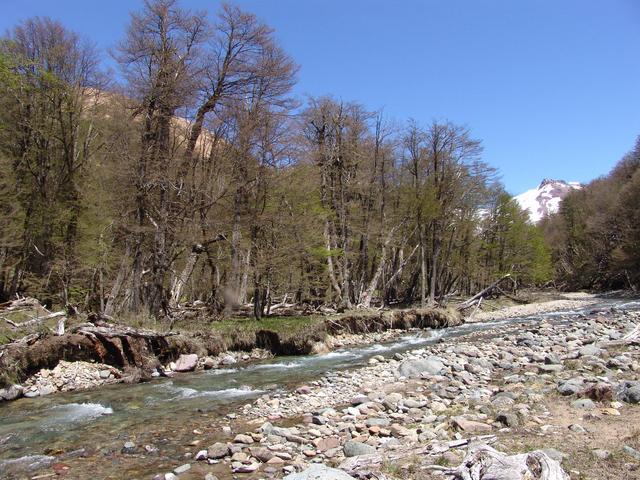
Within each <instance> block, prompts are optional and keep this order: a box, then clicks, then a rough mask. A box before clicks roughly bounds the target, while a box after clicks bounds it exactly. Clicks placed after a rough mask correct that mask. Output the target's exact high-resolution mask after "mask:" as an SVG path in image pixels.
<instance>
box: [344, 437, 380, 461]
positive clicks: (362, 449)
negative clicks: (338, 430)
mask: <svg viewBox="0 0 640 480" xmlns="http://www.w3.org/2000/svg"><path fill="white" fill-rule="evenodd" d="M342 449H343V451H344V456H345V457H355V456H357V455H370V454H372V453H376V449H375V448H374V447H372V446H371V445H367V444H366V443H361V442H354V441H352V440H350V441H348V442H347V443H345V444H344V446H343V447H342Z"/></svg>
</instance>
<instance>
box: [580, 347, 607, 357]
mask: <svg viewBox="0 0 640 480" xmlns="http://www.w3.org/2000/svg"><path fill="white" fill-rule="evenodd" d="M578 353H579V354H580V356H581V357H599V356H600V355H601V354H602V350H601V349H600V348H598V347H596V346H595V345H585V346H584V347H582V348H581V349H580V350H578Z"/></svg>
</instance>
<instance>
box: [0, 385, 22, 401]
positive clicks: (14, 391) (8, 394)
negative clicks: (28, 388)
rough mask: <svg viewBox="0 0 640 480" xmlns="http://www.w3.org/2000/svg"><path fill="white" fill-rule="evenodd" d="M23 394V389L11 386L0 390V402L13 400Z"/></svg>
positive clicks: (18, 386)
mask: <svg viewBox="0 0 640 480" xmlns="http://www.w3.org/2000/svg"><path fill="white" fill-rule="evenodd" d="M22 394H23V388H22V387H21V386H20V385H11V386H9V387H7V388H2V389H0V400H15V399H16V398H20V397H21V396H22Z"/></svg>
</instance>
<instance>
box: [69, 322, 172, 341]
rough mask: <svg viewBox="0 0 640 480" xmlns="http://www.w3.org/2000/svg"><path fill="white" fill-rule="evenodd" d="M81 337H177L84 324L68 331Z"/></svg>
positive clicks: (147, 331)
mask: <svg viewBox="0 0 640 480" xmlns="http://www.w3.org/2000/svg"><path fill="white" fill-rule="evenodd" d="M70 331H71V332H73V333H79V334H81V335H101V336H103V337H107V338H113V337H138V338H164V337H171V336H173V335H178V333H176V332H166V333H159V332H154V331H152V330H138V329H135V328H131V327H125V326H96V325H93V324H91V323H84V324H82V325H78V326H77V327H75V328H73V329H71V330H70Z"/></svg>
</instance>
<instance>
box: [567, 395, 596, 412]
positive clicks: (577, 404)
mask: <svg viewBox="0 0 640 480" xmlns="http://www.w3.org/2000/svg"><path fill="white" fill-rule="evenodd" d="M571 406H572V407H573V408H578V409H584V410H593V409H594V408H596V404H595V403H593V400H591V399H590V398H581V399H579V400H574V401H573V402H571Z"/></svg>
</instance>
